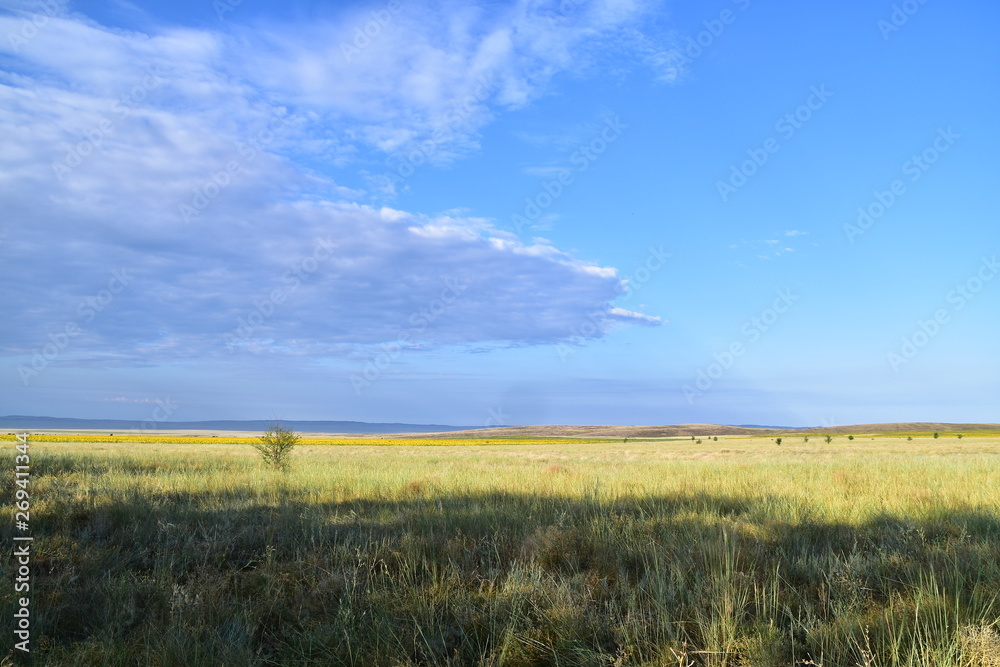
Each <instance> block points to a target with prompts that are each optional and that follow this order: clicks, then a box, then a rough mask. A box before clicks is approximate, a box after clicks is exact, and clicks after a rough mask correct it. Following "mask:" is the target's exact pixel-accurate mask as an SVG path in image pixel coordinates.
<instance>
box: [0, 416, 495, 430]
mask: <svg viewBox="0 0 1000 667" xmlns="http://www.w3.org/2000/svg"><path fill="white" fill-rule="evenodd" d="M272 421H274V420H270V419H252V420H225V419H223V420H213V421H194V422H171V421H167V422H157V423H156V425H155V426H153V427H151V428H150V426H149V424H146V427H147V428H150V430H154V431H254V432H259V431H263V430H264V429H265V428H267V426H268V425H269V424H271V423H272ZM281 423H282V424H283V425H284V426H285V427H287V428H290V429H292V430H293V431H297V432H299V433H361V434H369V433H442V432H448V431H458V430H475V427H473V426H446V425H443V424H377V423H375V424H373V423H368V422H354V421H296V420H284V419H283V420H281ZM142 427H143V423H142V422H141V421H132V420H128V419H75V418H71V417H27V416H23V415H9V416H6V417H0V430H6V431H13V430H18V429H25V430H33V431H46V430H48V431H58V430H80V431H109V432H112V431H131V430H138V429H140V428H142Z"/></svg>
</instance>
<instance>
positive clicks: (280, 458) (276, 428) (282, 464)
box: [252, 422, 299, 470]
mask: <svg viewBox="0 0 1000 667" xmlns="http://www.w3.org/2000/svg"><path fill="white" fill-rule="evenodd" d="M297 444H299V436H297V435H295V434H294V433H293V432H292V429H290V428H285V427H284V426H282V425H281V424H280V423H277V422H276V423H274V424H271V425H270V426H268V427H267V430H266V431H264V435H262V436H260V442H255V443H253V445H252V446H253V448H254V449H256V450H257V452H258V453H260V458H261V460H263V461H264V463H265V464H266V465H269V466H271V467H273V468H277V469H279V470H284V469H285V468H287V467H288V457H289V455H290V454H291V453H292V449H294V447H295V445H297Z"/></svg>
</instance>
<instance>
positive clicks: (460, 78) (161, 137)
mask: <svg viewBox="0 0 1000 667" xmlns="http://www.w3.org/2000/svg"><path fill="white" fill-rule="evenodd" d="M594 7H597V8H598V9H599V8H601V7H604V9H603V10H601V11H598V9H594V8H591V9H588V10H587V11H585V12H582V13H581V14H580V16H579V17H576V18H573V17H571V18H570V19H568V20H567V23H566V25H564V26H562V27H560V28H559V29H557V30H547V29H546V26H547V25H548V24H547V22H545V21H544V20H543V19H542V17H540V16H539V15H538V10H537V8H535V7H534V5H529V4H526V3H520V4H515V5H513V6H511V7H507V8H504V9H499V10H495V12H494V14H492V15H488V14H486V13H483V12H480V11H478V10H476V11H473V10H468V11H465V10H463V11H454V12H451V11H446V10H440V11H436V12H435V11H431V10H427V9H426V8H424V9H421V8H420V7H417V6H414V13H413V14H412V15H410V16H403V15H401V16H400V18H399V20H398V21H397V22H395V23H394V24H392V25H391V26H390V28H389V29H387V30H386V32H385V33H384V34H383V35H382V36H381V38H382V39H384V40H385V42H384V44H383V45H382V47H384V48H381V47H379V46H378V44H376V43H373V44H372V45H371V46H370V47H368V49H366V50H365V51H364V52H363V53H362V55H361V57H359V59H358V60H357V61H356V62H354V63H350V64H349V63H346V62H345V61H344V60H343V54H342V53H341V52H340V51H339V50H338V48H337V46H336V45H337V42H336V41H334V40H331V35H337V34H340V33H343V34H350V26H349V25H348V26H346V27H345V26H344V25H337V26H334V25H329V24H319V25H314V26H311V27H309V28H305V29H303V27H302V26H283V27H282V26H277V27H274V28H272V29H271V30H270V31H269V32H268V33H267V35H266V37H264V38H263V39H257V38H256V37H255V33H251V32H249V31H247V32H242V31H241V30H239V29H238V30H237V31H236V33H235V34H224V33H218V32H211V31H206V30H191V29H170V30H163V31H162V32H160V33H158V34H153V35H145V34H139V33H130V32H126V31H120V30H110V29H107V28H103V27H101V26H98V25H95V24H93V23H91V22H87V21H84V20H70V19H53V20H52V22H51V24H50V25H49V26H48V28H47V30H45V31H43V32H40V33H39V34H38V35H37V36H36V37H35V38H34V39H33V40H32V41H31V42H30V43H29V44H27V45H25V46H23V47H22V48H21V49H19V50H18V52H17V53H14V52H12V51H10V50H9V49H8V60H9V61H10V62H13V63H15V64H16V65H17V67H16V68H15V70H16V71H15V72H3V73H0V108H2V109H4V111H3V112H2V113H0V197H2V200H3V205H4V210H5V214H6V215H7V216H8V219H9V220H11V221H13V224H12V225H10V227H9V229H7V234H8V236H7V238H6V239H5V241H4V246H3V248H4V252H5V254H6V257H5V261H4V263H3V268H2V269H0V271H2V272H3V276H2V278H3V280H4V281H5V284H7V285H8V286H10V287H11V292H10V295H11V296H10V298H9V300H8V307H9V308H10V310H11V312H13V313H17V326H16V327H14V328H13V330H12V331H11V334H10V335H9V336H5V339H4V343H3V345H4V347H3V349H4V350H5V351H6V352H7V353H8V354H31V353H33V351H35V350H37V349H39V348H40V347H42V346H43V345H45V344H46V343H47V342H48V340H49V335H50V334H53V335H57V334H58V332H60V331H62V330H64V327H65V325H66V324H67V323H76V324H78V325H79V326H80V327H82V329H83V330H84V333H83V334H80V335H79V336H76V337H75V338H74V340H73V341H72V344H71V345H70V346H69V347H68V348H67V349H66V350H65V352H64V353H63V354H62V356H61V359H64V360H69V359H74V360H76V361H77V362H78V363H102V364H106V363H111V364H142V363H152V362H155V361H156V360H162V359H174V358H177V359H192V358H199V357H203V356H211V355H225V354H229V351H228V350H227V348H226V341H227V340H229V342H232V338H228V339H227V336H232V334H233V333H234V331H236V330H237V328H238V323H239V322H240V321H241V318H242V320H249V318H250V317H251V316H252V313H254V312H259V313H262V314H261V315H259V317H260V318H261V319H262V321H261V322H260V323H259V324H257V325H254V326H251V327H249V329H248V332H244V333H245V334H246V335H243V334H240V335H239V336H237V338H238V341H239V344H238V345H236V346H235V347H236V349H238V350H240V351H244V352H258V353H263V352H268V353H275V354H306V353H309V354H328V355H334V356H344V355H352V354H356V353H357V349H358V347H359V346H366V345H373V344H379V343H382V342H386V341H390V340H393V339H394V338H395V336H396V335H397V333H398V331H399V330H400V329H401V328H407V327H408V328H413V324H412V319H414V318H416V319H420V318H421V313H423V312H425V311H426V310H427V309H429V308H436V307H437V306H436V304H437V302H438V301H439V300H440V299H441V295H442V292H443V291H444V290H447V289H448V286H449V284H456V283H457V284H461V285H462V286H463V288H462V289H461V294H460V295H459V296H458V298H456V299H454V300H453V302H450V303H449V304H448V308H447V309H446V311H445V312H442V313H440V314H438V315H435V316H434V317H433V318H427V317H424V318H423V319H424V320H427V323H426V326H423V327H421V328H420V331H419V332H418V335H417V336H416V337H415V339H414V345H419V346H425V347H433V346H438V345H450V344H477V345H482V344H490V343H497V344H511V343H513V344H535V343H549V342H554V341H557V340H560V339H562V338H564V337H566V336H567V335H569V333H568V332H569V331H570V330H571V328H572V327H573V326H574V325H575V324H577V323H578V322H579V321H580V320H581V318H582V317H584V316H585V315H587V314H592V313H594V312H595V311H596V312H598V313H601V314H602V315H601V317H603V318H604V319H605V320H606V322H607V323H608V326H609V327H610V326H611V325H612V324H615V323H637V324H658V323H659V320H658V319H657V318H654V317H650V316H647V315H642V314H638V313H633V312H631V311H626V310H623V309H619V308H615V307H613V306H612V305H611V304H612V302H613V300H614V298H615V297H616V296H617V295H618V294H619V289H620V279H619V278H618V276H617V273H616V272H615V270H614V269H611V268H608V267H599V266H593V265H590V264H587V263H584V262H581V261H579V260H576V259H575V258H573V257H572V256H570V255H568V254H566V253H564V252H562V251H560V250H559V249H557V248H555V247H554V246H552V244H550V243H548V242H546V241H544V240H540V239H536V240H535V241H532V242H527V243H526V242H522V241H521V240H519V239H518V238H516V237H515V236H513V235H511V234H509V233H506V232H502V231H499V230H497V229H495V228H494V227H493V226H492V225H491V223H490V221H489V220H485V219H481V218H476V217H474V216H471V215H469V214H467V213H464V212H461V211H454V212H452V213H450V214H448V215H440V216H433V217H429V216H423V215H420V214H416V213H412V212H407V211H400V210H395V209H389V208H377V207H371V206H366V205H362V204H361V203H358V202H360V201H361V200H362V198H363V193H360V192H357V191H354V190H350V189H348V188H345V187H343V186H341V185H339V184H337V183H336V182H333V181H332V180H330V179H329V178H326V177H324V176H323V175H322V174H318V173H315V172H313V171H311V170H308V169H305V168H303V167H302V166H300V164H299V162H298V158H299V157H300V156H301V155H302V154H304V153H305V154H310V155H313V156H315V155H322V156H327V157H330V158H331V159H333V160H341V161H350V160H352V159H353V157H352V156H353V155H354V154H355V152H356V151H359V150H376V151H380V150H381V151H389V150H395V149H398V148H399V147H401V146H406V145H408V143H410V142H413V141H417V140H418V139H419V138H421V137H427V136H428V135H429V134H432V133H433V132H434V131H435V130H438V129H440V128H441V127H442V125H444V126H446V130H447V132H446V133H445V135H443V137H444V138H443V139H442V145H444V146H446V148H445V149H444V154H446V155H457V154H460V153H461V151H463V150H467V149H469V147H470V146H472V145H473V144H474V131H475V128H476V127H478V126H479V125H481V124H482V123H484V122H486V121H487V120H488V119H489V118H490V117H491V116H492V114H493V113H495V112H496V110H497V109H502V108H504V107H509V106H517V105H521V104H525V103H527V102H528V101H530V100H531V99H533V98H534V97H536V96H538V95H540V94H543V92H544V84H545V83H546V81H547V80H548V79H549V78H550V77H551V76H552V74H553V73H554V72H556V71H558V70H559V69H560V68H566V67H570V66H572V60H573V59H572V55H573V53H574V49H575V48H577V47H579V46H580V45H581V43H582V42H584V41H585V40H586V39H588V38H589V37H592V36H594V35H596V34H599V33H600V32H601V30H604V28H603V27H602V25H601V24H600V23H599V22H597V18H595V17H600V18H601V19H602V20H604V19H605V18H607V20H608V21H609V23H608V25H610V26H612V28H613V27H614V26H615V25H618V24H621V23H623V22H625V21H627V20H628V17H629V16H631V15H632V13H633V10H632V9H630V8H629V6H628V5H627V3H626V4H625V5H624V6H619V5H612V4H611V3H608V4H607V5H600V4H598V5H595V6H594ZM452 9H455V8H454V7H452ZM595 12H596V13H595ZM608 16H610V18H608ZM17 20H18V19H16V18H12V17H0V34H5V33H6V32H7V31H8V30H9V29H11V26H12V25H14V24H15V23H16V22H17ZM501 26H514V29H513V30H510V31H505V30H503V29H502V28H501ZM293 28H294V29H293ZM335 29H336V30H335ZM337 30H339V31H340V33H338V32H337ZM345 31H346V32H345ZM394 31H398V32H394ZM402 31H406V32H405V34H406V39H405V40H404V39H402V34H403V33H402ZM321 40H325V42H324V43H325V44H327V48H325V49H320V48H318V46H317V44H318V43H319V42H320V41H321ZM0 48H6V46H4V47H0ZM338 59H339V62H338ZM483 76H487V77H490V80H491V81H495V82H496V83H495V86H494V87H492V88H490V93H489V94H488V95H483V96H480V97H479V98H477V97H476V95H475V93H476V87H477V86H481V85H482V79H481V77H483ZM470 96H472V97H471V99H473V100H474V102H473V103H471V106H469V107H468V109H469V113H468V115H467V121H468V122H467V124H466V125H455V124H452V125H450V126H449V125H448V123H447V120H446V115H447V112H448V110H453V109H455V108H456V106H455V105H460V106H461V105H462V104H464V102H465V101H466V100H469V99H470ZM442 114H445V115H444V116H442ZM443 119H444V120H443ZM185 207H186V209H187V211H188V212H187V213H185ZM321 239H322V240H324V243H325V244H327V245H329V247H331V248H333V250H332V251H330V252H331V255H330V256H329V258H325V259H323V260H317V255H316V253H317V245H316V244H317V240H321ZM313 261H315V262H316V264H315V267H314V269H313V270H306V268H308V266H309V265H310V263H311V262H313ZM123 270H124V274H122V273H121V272H122V271H123ZM115 272H118V274H117V275H118V276H121V275H125V276H128V277H129V279H128V281H127V284H126V285H125V286H124V288H123V289H120V290H118V291H114V290H111V289H110V286H111V285H112V284H113V283H112V281H113V280H114V279H115V278H114V276H115V275H116V274H115ZM296 275H297V276H298V280H297V281H296V280H295V279H294V277H295V276H296ZM290 276H291V277H290ZM120 283H121V280H120V278H119V283H118V285H120ZM293 285H294V288H293V287H292V286H293ZM112 292H114V293H113V294H112ZM104 294H107V295H109V296H111V297H112V298H111V300H110V301H109V302H107V303H103V302H102V300H103V299H104V297H103V296H102V295H104ZM275 294H281V296H282V298H281V299H280V302H279V303H275V302H273V301H272V303H271V305H270V306H269V305H267V302H268V300H269V299H271V298H272V295H275ZM255 304H256V305H255ZM261 304H263V305H261ZM272 307H273V308H272ZM271 310H273V312H265V311H271Z"/></svg>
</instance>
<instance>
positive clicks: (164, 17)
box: [0, 0, 1000, 426]
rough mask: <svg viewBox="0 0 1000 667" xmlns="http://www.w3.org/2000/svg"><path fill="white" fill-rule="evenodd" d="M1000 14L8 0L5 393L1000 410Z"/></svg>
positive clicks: (255, 404) (145, 403) (827, 8)
mask: <svg viewBox="0 0 1000 667" xmlns="http://www.w3.org/2000/svg"><path fill="white" fill-rule="evenodd" d="M998 19H1000V7H998V6H996V5H994V4H991V3H987V2H985V1H984V0H978V1H969V2H963V3H952V4H947V3H939V2H929V3H919V2H916V1H913V2H904V3H900V2H895V3H894V2H884V3H881V2H875V3H870V2H861V1H860V0H849V1H848V2H844V3H840V4H836V5H824V6H819V5H808V6H806V5H799V4H796V3H777V4H775V3H770V4H768V3H760V2H757V1H756V0H720V1H718V2H715V3H712V4H710V5H706V4H703V3H694V2H656V1H653V0H650V1H645V0H595V1H593V2H585V1H583V0H581V1H579V2H576V1H573V0H570V1H562V2H557V1H552V2H534V1H532V2H527V1H515V2H494V3H489V4H485V5H483V6H479V7H475V6H470V5H468V4H467V3H459V2H444V3H426V2H416V1H414V2H410V1H407V0H399V1H398V2H397V1H396V0H390V1H388V2H348V3H338V4H337V5H336V6H330V5H327V4H325V3H315V2H306V1H303V0H293V1H292V2H289V3H283V4H281V6H271V5H264V6H262V5H260V4H255V3H249V2H241V1H239V0H218V1H217V2H214V3H213V2H207V1H200V2H188V1H183V2H179V3H173V4H170V5H164V4H161V3H157V2H151V1H149V0H137V1H135V2H127V3H125V2H123V3H99V2H90V1H86V2H67V3H56V2H52V3H38V2H28V1H27V0H2V1H0V122H2V124H3V131H2V132H0V210H2V211H3V213H2V216H0V283H2V285H3V288H4V291H3V294H4V299H5V301H4V303H5V304H6V306H7V311H8V313H9V316H8V317H7V318H6V321H5V324H4V329H3V333H2V336H0V375H2V377H3V381H2V382H0V404H2V405H3V408H2V410H0V411H2V412H4V413H8V414H23V415H32V414H38V415H51V416H58V417H76V418H93V417H97V418H107V419H130V420H136V421H143V420H149V419H156V420H157V421H161V422H166V421H200V420H218V419H238V420H249V419H271V418H276V417H280V418H282V419H286V420H290V421H291V420H345V421H366V422H383V423H384V422H402V423H410V424H427V423H433V424H453V425H503V424H609V425H613V424H656V425H659V424H681V423H714V424H734V425H735V424H765V425H766V424H780V425H787V426H816V425H821V426H830V425H841V424H862V423H889V422H914V421H921V422H926V421H937V420H940V421H945V422H958V423H960V422H966V423H971V422H977V423H989V422H1000V414H998V404H1000V403H998V401H997V398H998V396H1000V393H998V387H997V381H996V378H997V377H998V376H1000V355H998V354H997V353H996V337H997V331H1000V280H994V278H995V277H996V275H997V273H998V272H1000V264H998V263H997V255H998V254H1000V253H998V252H997V251H998V249H1000V225H998V224H997V221H998V219H1000V218H998V213H1000V210H998V208H1000V206H998V203H997V201H996V197H994V196H993V193H994V192H995V190H996V182H997V177H998V176H1000V167H998V165H997V160H996V156H997V155H998V154H1000V150H998V149H1000V128H998V127H997V124H996V121H995V118H994V117H995V109H996V106H997V101H998V90H1000V87H998V85H997V84H998V83H1000V81H998V71H1000V43H998V41H997V40H996V26H997V25H998ZM157 411H158V412H157ZM154 414H158V415H163V419H159V417H154V416H153V415H154Z"/></svg>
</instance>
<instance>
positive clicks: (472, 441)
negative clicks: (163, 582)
mask: <svg viewBox="0 0 1000 667" xmlns="http://www.w3.org/2000/svg"><path fill="white" fill-rule="evenodd" d="M15 439H16V436H15V435H13V434H3V435H0V441H12V440H15ZM31 440H32V441H33V442H81V443H101V444H110V443H132V444H140V445H145V444H151V445H152V444H167V443H172V444H187V445H249V444H253V443H256V442H259V441H260V439H259V438H258V437H256V436H247V437H238V436H228V435H226V436H222V435H220V436H202V435H141V434H130V433H127V434H124V435H97V434H87V433H65V434H64V433H54V434H46V433H33V434H31ZM569 442H572V443H585V444H590V443H600V442H609V440H608V439H602V438H571V439H570V438H517V437H497V438H400V437H380V436H370V437H359V438H322V437H321V438H307V437H304V438H302V439H301V444H303V445H406V446H410V447H412V446H420V445H424V446H449V447H455V446H459V445H490V444H505V445H545V444H557V443H569Z"/></svg>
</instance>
